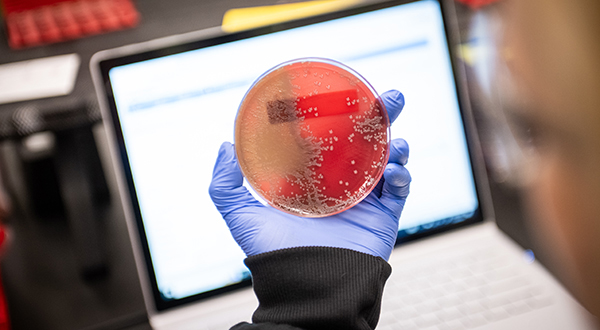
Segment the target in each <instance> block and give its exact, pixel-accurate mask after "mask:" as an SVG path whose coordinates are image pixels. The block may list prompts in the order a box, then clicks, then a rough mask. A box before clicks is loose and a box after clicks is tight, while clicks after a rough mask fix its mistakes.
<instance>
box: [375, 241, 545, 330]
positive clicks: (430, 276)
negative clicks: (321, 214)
mask: <svg viewBox="0 0 600 330" xmlns="http://www.w3.org/2000/svg"><path fill="white" fill-rule="evenodd" d="M522 266H523V265H522V264H519V263H518V262H517V261H515V260H513V259H510V258H509V257H508V256H505V255H502V254H501V252H498V251H497V250H496V249H494V248H492V247H488V248H483V249H479V250H477V251H470V252H466V253H459V254H456V255H455V256H453V257H452V258H451V259H448V258H446V259H443V260H428V261H427V262H426V263H420V264H419V265H417V266H413V267H410V268H399V267H398V266H396V267H395V268H394V270H393V272H392V275H391V276H390V279H389V280H388V282H387V284H386V288H385V291H384V296H383V303H382V314H381V317H380V320H379V325H378V327H377V329H378V330H391V329H403V330H412V329H420V330H422V329H427V330H434V329H439V330H451V329H452V330H457V329H472V328H477V327H480V326H483V325H485V324H488V323H492V322H497V321H499V320H503V319H506V318H510V317H512V316H515V315H520V314H523V313H527V312H529V311H532V310H535V309H539V308H543V307H545V306H549V305H551V304H552V303H553V298H552V295H551V294H550V293H549V292H548V290H545V287H544V286H542V285H541V284H537V283H534V282H533V280H532V278H531V277H530V276H529V274H527V273H525V271H524V269H523V267H522Z"/></svg>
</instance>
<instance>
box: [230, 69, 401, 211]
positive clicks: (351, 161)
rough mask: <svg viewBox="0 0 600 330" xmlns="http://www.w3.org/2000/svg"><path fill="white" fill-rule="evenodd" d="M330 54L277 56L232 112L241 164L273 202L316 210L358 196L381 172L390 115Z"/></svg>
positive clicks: (338, 207)
mask: <svg viewBox="0 0 600 330" xmlns="http://www.w3.org/2000/svg"><path fill="white" fill-rule="evenodd" d="M348 70H350V69H346V68H343V67H342V65H341V64H339V63H337V62H333V61H329V60H302V61H291V62H287V63H284V64H282V65H280V66H278V67H276V68H274V69H272V70H270V71H269V72H267V73H265V74H264V75H263V76H262V77H261V78H260V79H259V80H258V81H257V82H255V84H254V85H253V86H252V88H251V89H250V90H249V91H248V93H247V94H246V96H245V98H244V100H243V101H242V104H241V105H240V109H239V111H238V115H237V118H236V128H235V130H236V131H235V144H236V152H237V157H238V161H239V164H240V168H241V170H242V172H243V174H244V176H245V177H246V179H247V180H248V182H249V183H250V185H251V186H252V187H253V189H254V190H255V191H256V192H257V193H258V194H260V195H261V196H262V197H263V198H264V199H265V200H267V201H268V202H269V204H271V205H272V206H274V207H276V208H278V209H281V210H283V211H285V212H288V213H292V214H297V215H301V216H307V217H322V216H327V215H331V214H335V213H339V212H341V211H343V210H346V209H348V208H350V207H352V206H354V205H355V204H356V203H358V202H360V201H361V200H362V199H363V198H364V197H365V196H366V195H367V194H368V193H369V192H370V191H371V190H372V189H373V188H374V186H375V185H376V183H377V182H378V181H379V179H380V178H381V175H382V173H383V170H384V168H385V165H386V163H387V158H388V154H389V151H388V146H389V121H388V118H387V113H386V111H385V108H384V106H383V105H382V103H381V101H380V100H379V98H378V96H377V94H376V93H375V91H374V90H373V89H372V88H371V87H370V85H368V83H366V82H365V81H364V80H362V79H361V78H360V76H358V75H356V74H353V73H351V72H350V71H348Z"/></svg>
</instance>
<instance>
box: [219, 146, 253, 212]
mask: <svg viewBox="0 0 600 330" xmlns="http://www.w3.org/2000/svg"><path fill="white" fill-rule="evenodd" d="M243 183H244V176H243V175H242V171H241V170H240V167H239V165H238V162H237V159H236V156H235V148H234V146H233V145H232V144H231V143H229V142H224V143H223V144H222V145H221V148H220V149H219V155H218V157H217V161H216V163H215V168H214V170H213V177H212V181H211V183H210V187H209V190H208V192H209V194H210V198H211V199H212V201H213V203H214V204H215V206H216V207H217V210H219V212H220V213H221V215H222V216H223V218H225V220H226V221H227V218H226V216H227V215H228V214H229V213H231V212H234V211H236V210H239V209H240V208H243V207H246V206H254V205H261V206H262V204H261V203H260V202H258V201H257V200H256V199H255V198H254V197H253V196H252V194H250V192H249V191H248V189H246V187H244V186H243Z"/></svg>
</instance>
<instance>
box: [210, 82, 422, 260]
mask: <svg viewBox="0 0 600 330" xmlns="http://www.w3.org/2000/svg"><path fill="white" fill-rule="evenodd" d="M381 98H382V100H383V102H384V104H385V107H386V109H387V111H388V115H389V118H390V122H393V121H394V120H395V119H396V118H397V117H398V115H399V114H400V112H401V111H402V108H403V107H404V96H403V95H402V93H400V92H398V91H389V92H386V93H384V94H382V95H381ZM407 161H408V144H407V143H406V141H404V140H403V139H395V140H392V143H391V146H390V158H389V162H388V164H387V166H386V169H385V171H384V173H383V178H382V179H381V180H380V182H379V183H378V184H377V186H376V187H375V188H374V189H373V191H372V192H371V193H370V194H369V195H368V196H367V197H366V198H365V199H364V200H362V201H361V202H360V203H358V204H357V205H355V206H354V207H352V208H350V209H348V210H346V211H344V212H341V213H338V214H335V215H332V216H329V217H324V218H304V217H299V216H295V215H291V214H287V213H285V212H282V211H279V210H277V209H275V208H273V207H271V206H265V205H263V204H261V203H260V202H259V201H257V200H256V199H255V198H254V197H253V196H252V195H251V194H250V192H249V191H248V190H247V189H246V187H244V186H243V185H242V184H243V175H242V172H241V170H240V168H239V166H238V162H237V159H236V156H235V149H234V146H233V145H232V144H231V143H229V142H225V143H223V144H222V145H221V149H220V150H219V155H218V158H217V162H216V164H215V168H214V171H213V178H212V182H211V184H210V189H209V193H210V196H211V198H212V200H213V203H214V204H215V206H216V207H217V209H218V210H219V212H221V215H223V218H224V219H225V222H226V223H227V226H228V227H229V230H230V231H231V234H232V235H233V238H234V239H235V241H236V242H237V243H238V244H239V245H240V247H241V248H242V250H243V251H244V253H246V255H247V256H253V255H256V254H260V253H264V252H269V251H273V250H278V249H283V248H290V247H299V246H326V247H339V248H347V249H352V250H355V251H359V252H364V253H368V254H371V255H374V256H379V257H382V258H383V259H385V260H388V259H389V257H390V254H391V252H392V249H393V247H394V243H395V242H396V236H397V233H398V220H399V218H400V214H401V213H402V209H403V208H404V203H405V201H406V197H407V196H408V191H409V184H410V181H411V177H410V174H409V173H408V170H407V169H406V168H404V165H405V164H406V162H407Z"/></svg>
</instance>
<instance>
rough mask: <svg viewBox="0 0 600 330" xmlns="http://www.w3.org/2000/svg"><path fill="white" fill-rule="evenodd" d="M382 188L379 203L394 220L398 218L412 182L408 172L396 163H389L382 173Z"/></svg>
mask: <svg viewBox="0 0 600 330" xmlns="http://www.w3.org/2000/svg"><path fill="white" fill-rule="evenodd" d="M383 178H384V180H385V181H384V182H383V187H382V189H381V198H380V199H379V200H380V202H381V203H382V204H383V205H385V206H386V207H387V208H388V209H390V210H391V211H392V213H393V214H394V216H395V217H396V218H399V217H400V214H401V213H402V209H403V208H404V203H405V202H406V197H407V196H408V193H409V190H410V181H411V180H412V178H411V176H410V173H409V172H408V170H407V169H406V168H405V167H404V166H402V165H400V164H397V163H389V164H388V165H387V166H386V168H385V171H384V172H383Z"/></svg>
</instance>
